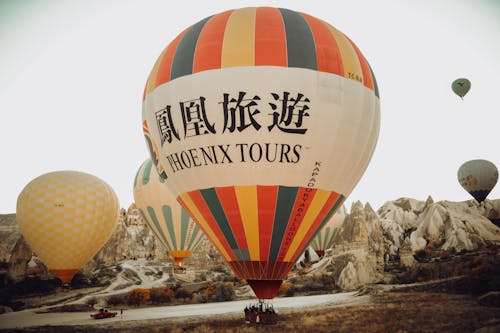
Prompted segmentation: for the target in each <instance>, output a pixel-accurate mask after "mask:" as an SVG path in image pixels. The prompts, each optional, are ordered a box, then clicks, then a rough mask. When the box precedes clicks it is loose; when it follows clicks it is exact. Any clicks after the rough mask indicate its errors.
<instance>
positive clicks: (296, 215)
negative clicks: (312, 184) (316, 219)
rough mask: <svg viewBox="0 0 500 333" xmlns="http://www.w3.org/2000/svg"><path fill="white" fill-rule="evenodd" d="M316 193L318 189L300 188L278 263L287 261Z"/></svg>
mask: <svg viewBox="0 0 500 333" xmlns="http://www.w3.org/2000/svg"><path fill="white" fill-rule="evenodd" d="M315 193H316V189H313V188H305V187H300V188H299V191H298V192H297V198H296V199H295V204H294V205H293V209H292V214H290V219H289V221H288V225H287V228H286V231H285V234H284V236H283V241H282V242H281V247H280V251H279V253H278V258H277V261H283V260H284V259H285V256H286V253H287V252H288V249H289V248H290V246H291V245H292V243H293V239H294V237H295V235H296V234H297V231H298V230H299V227H300V224H301V223H302V220H303V219H304V217H305V215H306V212H307V210H308V208H309V206H310V205H311V202H312V201H313V198H314V194H315Z"/></svg>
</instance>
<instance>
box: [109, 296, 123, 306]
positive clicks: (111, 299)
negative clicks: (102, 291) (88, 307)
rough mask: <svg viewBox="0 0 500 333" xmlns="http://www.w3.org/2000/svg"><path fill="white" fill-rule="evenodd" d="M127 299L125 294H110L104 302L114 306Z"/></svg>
mask: <svg viewBox="0 0 500 333" xmlns="http://www.w3.org/2000/svg"><path fill="white" fill-rule="evenodd" d="M126 301H127V295H123V294H122V295H111V296H109V297H108V298H107V299H106V303H107V304H108V305H111V306H114V305H120V304H125V303H126Z"/></svg>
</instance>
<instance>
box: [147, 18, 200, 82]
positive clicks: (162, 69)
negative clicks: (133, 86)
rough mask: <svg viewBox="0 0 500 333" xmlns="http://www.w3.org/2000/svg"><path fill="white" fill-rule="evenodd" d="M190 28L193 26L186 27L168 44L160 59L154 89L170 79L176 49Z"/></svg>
mask: <svg viewBox="0 0 500 333" xmlns="http://www.w3.org/2000/svg"><path fill="white" fill-rule="evenodd" d="M189 29H191V27H188V28H187V29H185V30H184V31H183V32H181V33H180V34H179V36H177V37H176V38H175V39H174V40H173V41H172V42H171V43H170V44H168V46H167V49H166V50H165V53H164V54H163V57H162V58H161V60H159V61H160V64H159V65H158V74H157V75H156V80H155V84H154V87H153V89H156V87H158V86H159V85H162V84H163V83H167V82H168V81H170V73H171V71H172V61H173V60H174V55H175V50H176V49H177V46H178V45H179V42H180V41H181V39H182V37H184V34H185V33H186V32H187V31H188V30H189Z"/></svg>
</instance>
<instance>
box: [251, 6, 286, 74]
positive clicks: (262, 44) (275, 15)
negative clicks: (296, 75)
mask: <svg viewBox="0 0 500 333" xmlns="http://www.w3.org/2000/svg"><path fill="white" fill-rule="evenodd" d="M255 15H256V16H255V66H284V67H286V66H288V64H287V52H286V33H285V26H284V24H283V19H282V17H281V13H280V11H279V10H278V9H277V8H270V7H258V8H257V10H256V14H255Z"/></svg>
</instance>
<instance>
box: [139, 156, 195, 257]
mask: <svg viewBox="0 0 500 333" xmlns="http://www.w3.org/2000/svg"><path fill="white" fill-rule="evenodd" d="M134 199H135V204H136V206H137V208H139V210H140V212H141V215H142V217H143V218H144V220H145V221H146V223H147V224H148V226H149V227H150V228H151V230H153V232H154V234H155V235H156V237H157V238H158V239H159V240H160V242H161V243H162V244H163V246H164V247H165V248H166V249H167V250H168V253H169V254H170V256H171V257H172V258H173V259H174V263H175V265H177V266H182V261H183V259H185V258H188V257H190V256H191V255H192V254H193V250H195V249H196V247H198V246H199V245H200V243H201V242H202V241H203V239H204V235H203V233H202V232H201V230H200V228H199V227H198V226H197V225H196V224H195V223H194V222H193V220H192V219H191V217H190V216H189V214H188V213H187V212H186V210H185V209H184V208H182V206H181V205H180V204H179V203H178V202H177V199H176V198H175V197H174V196H173V194H172V193H170V191H169V189H168V188H167V186H166V185H165V180H164V179H163V178H161V177H160V175H159V174H158V172H157V170H156V168H155V166H154V165H153V161H152V160H151V159H147V160H146V161H145V162H144V163H143V164H142V165H141V167H140V168H139V170H138V171H137V175H136V176H135V180H134Z"/></svg>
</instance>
